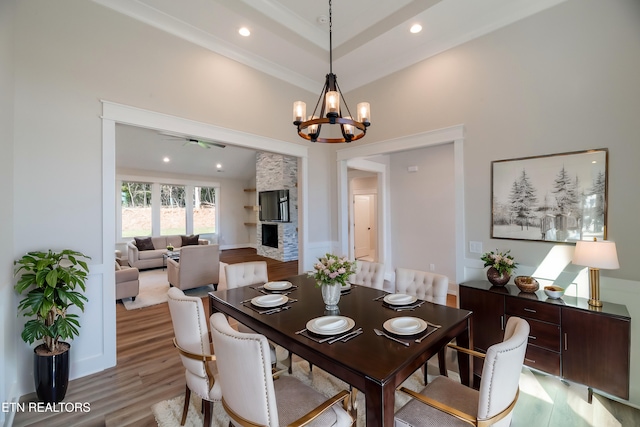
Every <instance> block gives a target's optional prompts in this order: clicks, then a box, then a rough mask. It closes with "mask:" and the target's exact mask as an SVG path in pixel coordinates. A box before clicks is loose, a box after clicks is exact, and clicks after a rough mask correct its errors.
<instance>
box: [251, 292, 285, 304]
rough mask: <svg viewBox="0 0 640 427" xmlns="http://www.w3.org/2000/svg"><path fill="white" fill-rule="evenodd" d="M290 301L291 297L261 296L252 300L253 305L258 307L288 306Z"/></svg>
mask: <svg viewBox="0 0 640 427" xmlns="http://www.w3.org/2000/svg"><path fill="white" fill-rule="evenodd" d="M287 301H289V297H287V296H286V295H279V294H275V295H261V296H259V297H255V298H253V299H252V300H251V304H253V305H255V306H258V307H278V306H279V305H282V304H286V303H287Z"/></svg>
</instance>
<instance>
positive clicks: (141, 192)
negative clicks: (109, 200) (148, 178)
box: [121, 181, 152, 237]
mask: <svg viewBox="0 0 640 427" xmlns="http://www.w3.org/2000/svg"><path fill="white" fill-rule="evenodd" d="M121 194H122V210H121V214H122V237H134V236H151V231H152V225H151V218H152V216H151V184H148V183H144V182H130V181H124V182H122V187H121Z"/></svg>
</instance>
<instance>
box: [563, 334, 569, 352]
mask: <svg viewBox="0 0 640 427" xmlns="http://www.w3.org/2000/svg"><path fill="white" fill-rule="evenodd" d="M567 341H568V339H567V333H566V332H565V333H564V349H565V350H568V349H567V347H568V342H567Z"/></svg>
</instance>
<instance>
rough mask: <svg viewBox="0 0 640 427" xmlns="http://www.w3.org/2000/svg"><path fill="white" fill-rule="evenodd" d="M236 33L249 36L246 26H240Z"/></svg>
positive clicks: (249, 32)
mask: <svg viewBox="0 0 640 427" xmlns="http://www.w3.org/2000/svg"><path fill="white" fill-rule="evenodd" d="M238 34H240V35H241V36H242V37H249V36H250V35H251V31H249V29H248V28H247V27H242V28H240V29H239V30H238Z"/></svg>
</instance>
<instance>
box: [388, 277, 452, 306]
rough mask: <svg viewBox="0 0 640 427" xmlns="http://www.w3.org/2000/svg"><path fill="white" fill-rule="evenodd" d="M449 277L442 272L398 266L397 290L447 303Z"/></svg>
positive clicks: (431, 300) (438, 302) (424, 298)
mask: <svg viewBox="0 0 640 427" xmlns="http://www.w3.org/2000/svg"><path fill="white" fill-rule="evenodd" d="M448 290H449V279H448V278H447V276H444V275H442V274H436V273H431V272H427V271H420V270H411V269H408V268H396V292H398V293H402V294H407V295H413V296H415V297H418V298H420V299H422V300H425V301H430V302H433V303H436V304H441V305H447V291H448Z"/></svg>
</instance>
